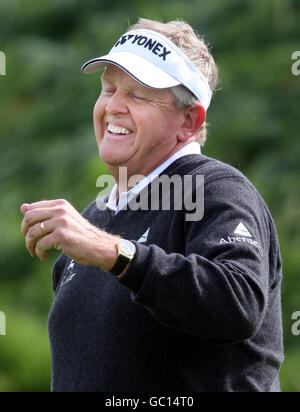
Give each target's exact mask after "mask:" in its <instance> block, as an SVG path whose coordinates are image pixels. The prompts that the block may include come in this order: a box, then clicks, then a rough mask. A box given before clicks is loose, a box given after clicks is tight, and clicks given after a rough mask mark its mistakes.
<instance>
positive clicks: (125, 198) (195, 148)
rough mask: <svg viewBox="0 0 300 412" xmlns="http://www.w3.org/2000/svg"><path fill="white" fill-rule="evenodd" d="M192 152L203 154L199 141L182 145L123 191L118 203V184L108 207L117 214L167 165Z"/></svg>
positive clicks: (113, 190) (107, 204)
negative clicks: (134, 184)
mask: <svg viewBox="0 0 300 412" xmlns="http://www.w3.org/2000/svg"><path fill="white" fill-rule="evenodd" d="M190 154H198V155H201V146H200V144H199V143H198V142H192V143H189V144H187V145H186V146H184V147H182V148H181V149H180V150H178V152H176V153H174V154H173V155H172V156H171V157H170V158H169V159H167V160H166V161H165V162H163V163H162V164H161V165H159V166H158V167H157V168H156V169H154V170H153V171H152V172H150V173H149V174H148V176H146V177H144V179H142V180H141V181H140V182H139V183H138V184H137V185H136V186H134V187H133V188H132V189H130V190H129V191H128V192H122V193H121V194H120V196H119V202H118V203H117V189H118V185H117V184H116V185H115V186H114V187H113V189H112V191H111V193H110V196H109V198H108V201H107V203H106V207H107V208H108V209H110V210H112V211H114V212H115V214H117V213H118V212H119V211H120V210H122V209H124V207H125V206H126V205H127V204H128V203H129V202H130V200H131V199H132V198H133V197H135V196H136V195H137V194H138V193H140V192H141V191H142V190H143V189H144V188H145V187H146V186H148V185H149V184H150V183H151V182H152V181H153V180H154V179H155V178H156V177H157V176H159V175H160V174H161V173H162V172H163V171H164V170H165V169H167V167H169V166H170V165H171V164H172V163H174V162H175V160H177V159H180V158H181V157H183V156H186V155H190Z"/></svg>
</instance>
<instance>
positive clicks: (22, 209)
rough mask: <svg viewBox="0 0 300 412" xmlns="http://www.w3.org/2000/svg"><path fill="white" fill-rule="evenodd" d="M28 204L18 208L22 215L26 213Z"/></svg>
mask: <svg viewBox="0 0 300 412" xmlns="http://www.w3.org/2000/svg"><path fill="white" fill-rule="evenodd" d="M29 206H30V204H29V203H23V204H22V206H21V207H20V211H21V213H22V214H23V215H25V213H26V212H27V210H28V208H29Z"/></svg>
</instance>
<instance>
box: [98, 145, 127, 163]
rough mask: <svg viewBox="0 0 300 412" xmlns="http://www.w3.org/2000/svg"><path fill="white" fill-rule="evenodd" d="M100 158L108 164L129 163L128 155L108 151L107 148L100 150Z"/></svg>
mask: <svg viewBox="0 0 300 412" xmlns="http://www.w3.org/2000/svg"><path fill="white" fill-rule="evenodd" d="M99 155H100V159H101V160H102V161H103V162H104V163H105V164H106V165H108V166H122V165H124V164H126V163H127V161H128V160H129V159H128V156H124V153H116V152H108V151H105V150H101V148H100V150H99Z"/></svg>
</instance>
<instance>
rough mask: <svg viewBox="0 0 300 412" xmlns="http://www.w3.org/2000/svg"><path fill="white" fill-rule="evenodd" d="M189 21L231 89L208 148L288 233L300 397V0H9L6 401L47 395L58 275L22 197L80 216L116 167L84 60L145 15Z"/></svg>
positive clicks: (2, 102) (2, 35) (3, 268)
mask: <svg viewBox="0 0 300 412" xmlns="http://www.w3.org/2000/svg"><path fill="white" fill-rule="evenodd" d="M140 16H143V17H146V18H153V19H159V20H162V21H167V20H170V19H174V18H182V19H185V20H187V21H188V22H189V23H190V24H191V25H192V26H193V27H194V28H196V29H197V31H198V32H199V33H201V34H204V35H205V38H206V40H207V41H209V42H210V43H211V44H212V46H213V47H212V53H213V55H214V57H215V59H216V61H217V63H218V66H219V67H220V74H221V85H220V88H219V91H218V92H217V94H216V96H215V99H214V101H213V104H212V106H211V109H210V111H209V114H208V121H209V123H210V129H209V137H208V142H207V144H206V146H205V148H204V153H205V154H206V155H208V156H212V157H216V158H218V159H220V160H222V161H224V162H227V163H229V164H231V165H233V166H235V167H236V168H238V169H239V170H241V171H242V172H243V173H244V174H245V175H246V176H247V177H248V178H249V179H250V180H251V181H252V182H253V183H254V185H255V186H256V187H257V188H258V190H259V191H260V193H261V194H262V196H263V197H264V199H265V201H266V203H267V204H268V206H269V208H270V210H271V213H272V215H273V217H274V220H275V223H276V225H277V228H278V233H279V238H280V243H281V248H282V257H283V264H284V282H283V290H282V305H283V318H284V330H285V355H286V360H285V363H284V365H283V367H282V370H281V385H282V389H283V391H294V392H299V391H300V368H299V367H300V336H299V337H297V336H293V335H292V332H291V328H292V324H293V321H292V313H293V312H295V311H300V282H299V267H300V249H299V245H300V208H299V204H300V190H299V180H300V139H299V132H300V115H299V95H300V76H294V75H293V74H292V71H291V68H292V64H293V61H292V59H291V56H292V53H293V52H294V51H296V50H300V19H299V17H300V2H299V1H298V0H227V1H226V2H222V1H220V0H202V1H200V0H188V1H186V0H172V1H168V0H165V1H161V0H151V1H148V0H127V1H124V0H115V1H113V2H108V1H104V0H85V1H82V0H63V1H61V0H51V1H44V0H0V50H2V51H4V52H5V53H6V57H7V69H6V70H7V75H6V76H0V188H1V192H0V196H1V200H0V205H1V214H0V229H1V236H0V311H2V312H5V314H6V321H7V331H6V332H7V335H6V336H0V392H3V391H49V390H50V379H51V377H50V353H49V343H48V334H47V317H48V311H49V308H50V305H51V302H52V299H53V294H52V286H51V266H52V264H53V262H54V260H55V259H56V257H57V256H58V255H57V254H56V253H54V252H51V253H50V256H49V259H48V261H47V262H46V263H40V262H39V261H38V260H37V259H35V260H33V259H32V258H31V257H30V256H29V254H28V253H27V252H26V250H25V247H24V238H23V237H22V236H21V234H20V224H21V220H22V217H21V214H20V212H19V207H20V205H21V204H22V203H23V202H33V201H38V200H41V199H52V198H60V197H63V198H66V199H67V200H69V201H70V202H71V203H72V204H73V205H74V206H75V207H76V208H77V209H78V210H82V209H84V208H85V207H86V206H87V205H88V204H89V203H90V202H92V201H93V200H94V199H95V197H96V196H97V188H96V179H97V177H98V176H99V175H100V174H101V173H103V172H104V170H105V168H104V166H103V164H102V163H101V161H100V160H99V158H98V154H97V146H96V143H95V141H94V132H93V124H92V111H93V105H94V103H95V101H96V99H97V97H98V95H99V92H100V81H99V79H100V76H99V75H97V74H96V75H93V76H84V75H83V74H81V72H80V67H81V65H82V64H83V63H84V62H85V61H86V60H88V59H90V58H93V57H95V56H99V55H101V54H104V53H105V52H107V51H108V50H109V48H110V47H111V46H112V44H113V42H114V41H115V40H117V39H118V37H119V36H120V35H121V34H123V32H124V31H125V30H126V29H127V24H128V22H129V23H131V24H133V23H135V22H136V20H137V18H138V17H140Z"/></svg>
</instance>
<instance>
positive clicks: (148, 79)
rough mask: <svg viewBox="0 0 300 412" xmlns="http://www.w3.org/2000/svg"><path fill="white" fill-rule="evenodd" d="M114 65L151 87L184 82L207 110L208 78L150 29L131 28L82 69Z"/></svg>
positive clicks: (177, 49) (179, 51)
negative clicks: (112, 45)
mask: <svg viewBox="0 0 300 412" xmlns="http://www.w3.org/2000/svg"><path fill="white" fill-rule="evenodd" d="M107 64H114V65H116V66H118V67H120V68H121V69H122V70H124V71H126V72H127V73H128V74H129V75H130V76H132V77H133V78H134V79H135V80H137V81H138V82H139V83H141V84H143V85H144V86H146V87H151V88H154V89H165V88H169V87H174V86H178V85H180V84H182V85H184V86H185V87H186V88H187V89H189V90H190V91H191V92H192V93H193V94H194V95H195V96H196V98H197V99H198V100H199V101H200V103H201V105H202V106H203V107H204V108H205V110H207V109H208V107H209V105H210V102H211V98H212V92H211V89H210V87H209V84H208V81H207V78H206V77H205V76H204V75H203V73H201V72H200V70H199V69H198V68H197V67H196V66H195V65H194V64H193V63H192V61H191V60H190V59H189V58H188V57H187V56H186V55H185V54H184V53H183V52H182V50H180V49H179V47H177V46H176V45H175V44H174V43H173V42H172V41H171V40H169V39H168V38H167V37H165V36H163V35H161V34H160V33H157V32H155V31H151V30H132V31H129V32H128V33H126V34H125V35H124V36H122V37H121V39H120V40H119V41H118V42H117V43H116V44H115V46H114V47H113V48H112V49H111V51H110V52H109V54H108V55H106V56H102V57H98V58H96V59H92V60H89V61H88V62H86V63H85V64H84V65H83V66H82V68H81V70H82V71H83V72H84V73H94V72H97V71H99V70H102V69H104V68H105V67H106V66H107Z"/></svg>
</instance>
